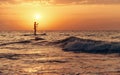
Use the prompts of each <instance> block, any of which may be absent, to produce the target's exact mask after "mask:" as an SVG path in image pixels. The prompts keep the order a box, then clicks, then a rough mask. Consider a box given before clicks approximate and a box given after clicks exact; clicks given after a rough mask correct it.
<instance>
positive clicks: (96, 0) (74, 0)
mask: <svg viewBox="0 0 120 75" xmlns="http://www.w3.org/2000/svg"><path fill="white" fill-rule="evenodd" d="M34 2H36V3H43V4H46V3H47V4H53V5H57V4H58V5H59V4H61V5H62V4H120V0H0V4H20V3H34Z"/></svg>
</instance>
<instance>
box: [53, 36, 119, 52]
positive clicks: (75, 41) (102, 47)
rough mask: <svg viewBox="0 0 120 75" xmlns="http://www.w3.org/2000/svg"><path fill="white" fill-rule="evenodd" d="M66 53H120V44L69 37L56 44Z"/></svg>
mask: <svg viewBox="0 0 120 75" xmlns="http://www.w3.org/2000/svg"><path fill="white" fill-rule="evenodd" d="M54 44H57V45H59V46H61V47H62V48H63V50H64V51H72V52H86V53H102V54H104V53H105V54H106V53H120V42H105V41H96V40H89V39H81V38H77V37H68V38H66V39H63V40H58V41H56V42H54Z"/></svg>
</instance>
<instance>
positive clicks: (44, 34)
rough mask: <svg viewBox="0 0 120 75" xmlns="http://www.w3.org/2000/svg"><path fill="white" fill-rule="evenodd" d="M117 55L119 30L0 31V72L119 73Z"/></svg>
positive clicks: (0, 74)
mask: <svg viewBox="0 0 120 75" xmlns="http://www.w3.org/2000/svg"><path fill="white" fill-rule="evenodd" d="M36 37H37V38H36ZM35 38H36V39H35ZM41 38H42V39H41ZM119 59H120V31H39V32H38V35H37V36H34V35H33V32H32V31H1V32H0V61H1V62H0V75H99V74H101V75H106V74H108V75H119V74H120V65H119V64H120V60H119ZM113 60H114V61H113Z"/></svg>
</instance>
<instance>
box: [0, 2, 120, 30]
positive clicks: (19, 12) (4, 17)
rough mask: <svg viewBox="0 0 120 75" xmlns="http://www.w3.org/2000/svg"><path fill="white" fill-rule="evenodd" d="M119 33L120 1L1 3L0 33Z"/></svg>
mask: <svg viewBox="0 0 120 75" xmlns="http://www.w3.org/2000/svg"><path fill="white" fill-rule="evenodd" d="M36 14H39V15H40V18H39V19H38V20H37V22H38V23H39V30H120V0H0V30H33V23H34V21H35V19H34V16H35V15H36Z"/></svg>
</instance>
